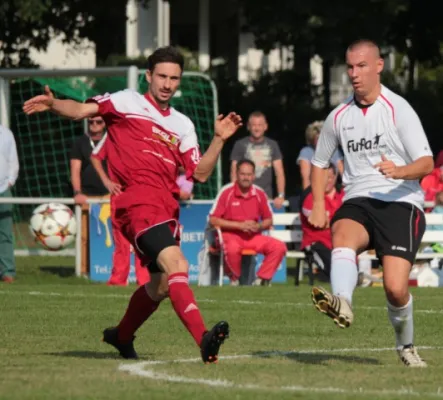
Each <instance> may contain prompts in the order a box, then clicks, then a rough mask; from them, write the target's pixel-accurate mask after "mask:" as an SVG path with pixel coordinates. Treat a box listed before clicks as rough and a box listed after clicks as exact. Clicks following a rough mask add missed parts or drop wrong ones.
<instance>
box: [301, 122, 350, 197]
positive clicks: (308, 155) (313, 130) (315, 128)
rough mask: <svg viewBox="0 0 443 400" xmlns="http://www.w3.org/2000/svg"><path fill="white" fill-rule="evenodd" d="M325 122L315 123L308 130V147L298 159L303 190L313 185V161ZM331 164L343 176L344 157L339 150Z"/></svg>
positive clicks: (302, 150) (303, 149) (333, 156)
mask: <svg viewBox="0 0 443 400" xmlns="http://www.w3.org/2000/svg"><path fill="white" fill-rule="evenodd" d="M323 122H324V121H314V122H312V123H311V124H309V125H308V127H307V128H306V133H305V135H306V143H307V146H305V147H303V148H302V149H301V150H300V153H299V155H298V157H297V164H298V165H299V167H300V177H301V182H302V188H303V190H305V189H306V188H307V187H308V186H310V185H311V160H312V158H313V157H314V153H315V148H316V146H317V142H318V138H319V137H320V131H321V129H322V127H323ZM331 163H332V164H333V165H334V166H335V168H336V169H337V170H338V172H339V174H340V176H342V175H343V155H342V154H341V152H340V151H339V150H338V149H337V150H336V151H335V152H334V154H333V155H332V158H331Z"/></svg>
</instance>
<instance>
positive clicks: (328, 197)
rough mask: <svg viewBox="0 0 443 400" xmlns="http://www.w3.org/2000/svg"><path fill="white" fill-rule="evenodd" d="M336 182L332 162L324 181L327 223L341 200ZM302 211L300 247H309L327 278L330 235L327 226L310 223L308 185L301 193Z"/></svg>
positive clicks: (310, 198) (309, 191)
mask: <svg viewBox="0 0 443 400" xmlns="http://www.w3.org/2000/svg"><path fill="white" fill-rule="evenodd" d="M336 183H337V171H336V170H335V167H334V165H333V164H331V165H330V167H329V168H328V175H327V180H326V182H325V200H324V203H325V209H326V211H327V213H328V218H329V223H330V222H331V220H332V217H333V216H334V214H335V212H336V211H337V210H338V209H339V208H340V206H341V205H342V202H343V195H344V193H343V192H342V191H337V190H336V188H335V184H336ZM303 198H304V199H303V200H302V212H301V213H300V219H301V228H302V232H303V238H302V242H301V249H302V250H305V249H309V250H310V251H311V252H312V254H313V256H314V260H315V261H316V264H317V265H318V267H319V268H320V269H321V270H322V272H323V273H324V275H325V276H326V277H327V278H328V280H329V276H330V272H331V253H332V236H331V229H330V228H329V226H327V227H326V228H323V229H319V228H316V227H314V226H313V225H311V224H310V222H309V220H308V218H309V216H310V215H311V213H312V207H313V205H314V200H313V196H312V189H311V187H310V186H309V187H308V188H307V189H306V190H305V192H304V193H303Z"/></svg>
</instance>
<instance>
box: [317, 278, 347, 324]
mask: <svg viewBox="0 0 443 400" xmlns="http://www.w3.org/2000/svg"><path fill="white" fill-rule="evenodd" d="M311 297H312V302H313V303H314V306H315V308H316V309H317V310H318V311H320V312H321V313H323V314H326V315H327V316H328V317H330V318H332V319H333V320H334V322H335V323H336V324H337V325H338V326H339V327H340V328H349V326H350V325H351V324H352V321H353V320H354V313H353V312H352V308H351V305H350V304H349V303H348V301H347V300H346V299H345V298H344V297H342V296H336V295H333V294H331V293H329V292H328V291H326V290H325V289H323V288H322V287H314V288H312V292H311Z"/></svg>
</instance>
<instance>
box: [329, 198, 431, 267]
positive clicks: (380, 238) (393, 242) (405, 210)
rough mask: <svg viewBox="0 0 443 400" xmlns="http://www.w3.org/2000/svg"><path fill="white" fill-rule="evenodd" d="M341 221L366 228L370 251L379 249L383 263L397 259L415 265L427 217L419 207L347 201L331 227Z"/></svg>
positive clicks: (359, 199)
mask: <svg viewBox="0 0 443 400" xmlns="http://www.w3.org/2000/svg"><path fill="white" fill-rule="evenodd" d="M340 219H352V220H353V221H356V222H358V223H360V224H361V225H363V226H364V227H365V229H366V231H367V232H368V234H369V239H370V243H369V246H368V249H375V252H376V254H377V257H378V259H379V260H380V261H381V260H382V257H383V256H396V257H401V258H404V259H406V260H408V261H409V262H410V263H411V264H413V262H414V260H415V256H416V254H417V251H418V248H419V246H420V243H421V239H422V237H423V234H424V232H425V229H426V221H425V215H424V213H423V211H421V210H420V209H419V208H417V207H416V206H414V205H412V204H410V203H404V202H386V201H381V200H376V199H370V198H367V197H356V198H354V199H350V200H347V201H345V202H344V203H343V205H342V206H341V207H340V208H339V209H338V211H337V212H336V213H335V215H334V217H333V218H332V221H331V225H332V224H334V222H336V221H338V220H340Z"/></svg>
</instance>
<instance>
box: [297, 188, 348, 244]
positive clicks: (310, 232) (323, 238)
mask: <svg viewBox="0 0 443 400" xmlns="http://www.w3.org/2000/svg"><path fill="white" fill-rule="evenodd" d="M343 196H344V193H343V191H340V192H338V191H337V192H336V193H335V195H334V196H333V197H332V198H331V197H329V196H327V195H325V208H326V211H327V213H328V217H329V222H330V221H331V219H332V217H333V216H334V214H335V212H336V211H337V210H338V209H339V208H340V206H341V205H342V203H343ZM313 204H314V202H313V198H312V192H310V193H309V194H308V195H307V196H306V197H305V199H304V201H303V204H302V212H301V214H300V220H301V228H302V232H303V238H302V241H301V248H302V249H304V248H305V247H306V246H309V245H311V244H312V243H314V242H321V243H323V244H324V245H325V246H326V247H327V248H329V249H332V235H331V230H330V229H329V228H328V229H317V228H314V227H313V226H312V225H311V224H310V223H309V222H308V217H309V215H311V212H312V206H313Z"/></svg>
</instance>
